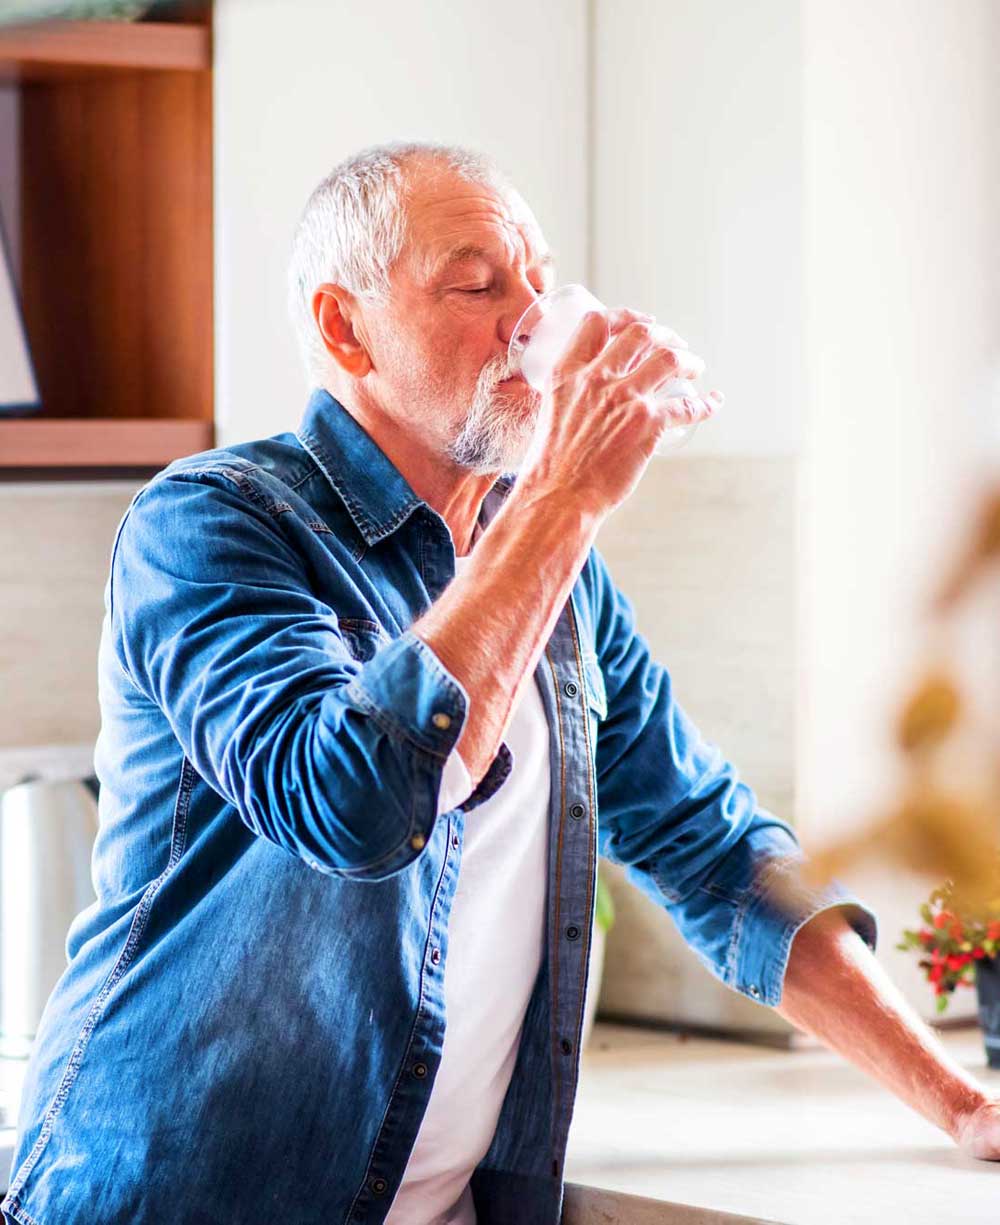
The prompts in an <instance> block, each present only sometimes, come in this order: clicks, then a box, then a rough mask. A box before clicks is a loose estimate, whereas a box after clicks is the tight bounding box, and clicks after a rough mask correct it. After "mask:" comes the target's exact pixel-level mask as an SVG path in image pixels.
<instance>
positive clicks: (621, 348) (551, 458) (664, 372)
mask: <svg viewBox="0 0 1000 1225" xmlns="http://www.w3.org/2000/svg"><path fill="white" fill-rule="evenodd" d="M704 368H705V363H704V362H703V361H702V360H701V358H700V357H696V356H695V355H694V354H693V353H691V352H690V350H688V348H687V347H686V346H685V345H684V344H683V342H682V341H681V339H680V337H679V336H678V335H677V334H676V333H675V332H672V331H670V329H669V328H664V327H662V326H656V327H654V326H653V324H652V319H651V317H650V316H649V315H642V314H639V313H637V312H635V311H629V310H612V311H608V312H605V313H601V312H598V311H592V312H590V313H589V314H588V315H586V316H585V318H584V319H583V320H582V321H581V323H580V325H579V326H578V328H577V330H576V331H575V332H574V334H573V337H572V339H571V341H570V343H569V345H568V346H567V349H566V352H565V354H564V355H563V357H562V359H561V360H560V361H559V362H558V363H557V365H556V367H555V369H554V371H553V374H552V382H551V386H550V388H549V390H548V391H547V392H546V394H545V396H544V398H543V401H542V407H541V412H540V415H539V420H538V427H537V429H536V430H535V434H534V437H533V439H532V442H531V445H530V446H529V448H528V452H527V454H526V455H525V458H524V461H523V463H522V465H521V469H520V475H519V477H518V484H519V485H520V486H521V487H531V488H532V489H534V490H539V489H542V490H546V491H550V492H556V491H561V492H562V493H563V494H564V495H565V496H567V497H572V498H574V499H579V500H582V503H583V504H584V505H585V506H586V507H587V508H588V509H589V510H590V511H592V512H593V513H595V514H597V515H598V516H599V517H603V516H604V515H607V514H609V513H610V512H611V511H612V510H614V508H615V507H616V506H618V505H620V503H622V502H624V501H625V499H626V498H627V497H628V496H629V494H630V493H631V492H632V491H633V490H634V489H635V487H636V485H637V484H638V482H639V478H640V477H641V476H642V473H643V471H644V470H645V467H646V464H647V463H648V462H649V458H650V456H651V455H652V454H653V450H654V448H655V446H656V443H657V441H658V440H659V437H660V435H661V434H662V432H663V431H664V430H665V429H668V428H670V427H671V426H677V425H687V424H691V423H693V422H696V421H703V420H705V418H707V417H710V416H712V414H713V412H714V411H715V409H716V408H717V407H718V406H719V405H720V404H721V403H722V396H721V394H720V393H719V392H717V391H712V392H709V393H708V395H707V397H705V398H704V399H696V400H695V399H670V400H667V401H666V402H664V403H659V402H654V398H653V394H652V393H654V392H655V391H656V389H657V388H658V387H659V386H660V385H661V384H662V383H664V382H666V381H667V380H668V379H675V378H680V379H696V378H697V377H698V376H699V375H700V374H701V373H702V371H703V370H704Z"/></svg>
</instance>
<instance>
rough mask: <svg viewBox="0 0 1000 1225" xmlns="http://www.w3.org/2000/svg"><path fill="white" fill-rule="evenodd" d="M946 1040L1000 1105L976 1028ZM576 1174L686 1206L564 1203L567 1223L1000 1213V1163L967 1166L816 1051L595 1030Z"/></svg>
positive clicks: (870, 1223) (912, 1224)
mask: <svg viewBox="0 0 1000 1225" xmlns="http://www.w3.org/2000/svg"><path fill="white" fill-rule="evenodd" d="M942 1040H943V1041H944V1044H945V1046H946V1047H947V1048H948V1050H949V1051H950V1052H951V1054H952V1055H953V1056H954V1057H955V1058H956V1059H957V1060H958V1062H959V1063H961V1064H962V1065H964V1066H965V1067H967V1068H969V1069H970V1070H971V1071H972V1072H973V1074H974V1075H975V1076H976V1077H977V1079H979V1080H980V1081H981V1083H982V1084H983V1085H984V1086H985V1087H986V1088H987V1090H988V1091H991V1092H993V1093H995V1094H996V1095H997V1096H1000V1071H995V1070H992V1069H989V1068H987V1067H986V1060H985V1056H984V1054H983V1047H982V1038H981V1036H980V1033H979V1031H978V1029H975V1028H969V1029H962V1030H952V1031H945V1032H944V1033H943V1034H942ZM566 1178H567V1181H568V1182H572V1183H576V1184H588V1185H589V1186H591V1187H596V1188H602V1189H604V1190H605V1191H607V1192H626V1193H629V1194H631V1195H635V1196H640V1197H645V1198H648V1199H651V1200H660V1201H670V1202H671V1203H672V1204H673V1205H674V1206H675V1209H674V1210H673V1211H671V1210H670V1209H669V1208H668V1207H667V1206H666V1205H664V1212H663V1215H662V1216H658V1215H641V1216H640V1215H639V1214H638V1213H637V1214H636V1215H635V1217H634V1218H633V1217H632V1216H630V1215H628V1214H627V1209H625V1208H624V1205H623V1204H621V1203H618V1204H616V1202H615V1201H614V1200H613V1199H610V1200H609V1201H608V1204H609V1205H610V1206H609V1207H608V1208H607V1210H606V1211H602V1213H601V1214H600V1215H598V1214H596V1212H595V1213H593V1214H591V1213H590V1212H589V1211H587V1212H585V1213H583V1212H581V1210H580V1209H578V1203H579V1201H578V1200H574V1199H572V1198H571V1197H568V1198H567V1214H566V1216H567V1225H590V1222H591V1221H593V1222H595V1223H596V1222H601V1223H602V1225H605V1223H606V1225H617V1223H618V1222H622V1223H624V1222H626V1221H628V1222H631V1221H632V1220H633V1219H634V1220H636V1221H640V1220H641V1221H643V1222H645V1221H647V1220H648V1221H649V1222H650V1225H652V1223H653V1222H654V1221H655V1222H660V1221H662V1222H663V1223H664V1225H666V1223H667V1222H672V1221H677V1222H691V1223H692V1225H694V1222H698V1223H699V1225H701V1223H702V1222H710V1221H715V1220H719V1219H720V1218H719V1217H717V1216H716V1215H715V1214H716V1213H717V1212H723V1213H725V1212H729V1213H738V1214H744V1216H748V1217H750V1218H751V1219H754V1220H764V1221H772V1222H778V1223H780V1225H844V1223H845V1222H850V1223H851V1225H875V1223H876V1222H878V1223H879V1225H896V1222H899V1221H905V1222H906V1223H907V1225H924V1223H925V1222H926V1223H927V1225H932V1223H933V1225H941V1222H942V1221H961V1222H962V1225H987V1222H989V1225H995V1223H996V1222H997V1221H998V1220H1000V1163H993V1162H985V1161H974V1160H972V1159H971V1158H966V1157H963V1156H962V1155H961V1154H960V1153H959V1151H958V1150H957V1149H956V1148H955V1146H954V1145H953V1144H952V1142H951V1141H950V1140H949V1138H948V1137H947V1136H946V1135H945V1134H944V1132H941V1131H939V1130H938V1129H937V1128H936V1127H934V1126H933V1125H932V1124H930V1123H928V1122H926V1121H925V1120H924V1119H923V1118H921V1117H920V1116H919V1115H917V1114H915V1113H914V1112H913V1111H912V1110H910V1109H909V1108H908V1107H907V1106H905V1105H904V1104H903V1103H902V1102H900V1101H899V1100H898V1099H897V1098H895V1097H893V1096H892V1095H891V1094H890V1093H888V1092H887V1091H886V1090H884V1089H882V1088H881V1087H880V1086H879V1085H877V1084H876V1083H875V1082H874V1081H871V1080H869V1079H868V1078H867V1077H866V1076H864V1075H863V1074H862V1073H861V1072H859V1071H857V1070H856V1069H855V1068H853V1067H851V1066H850V1065H849V1064H847V1063H845V1062H844V1061H843V1060H842V1059H840V1058H838V1057H837V1056H836V1055H833V1054H832V1053H831V1052H829V1051H827V1050H825V1049H824V1048H823V1047H821V1046H819V1045H818V1044H812V1043H809V1044H808V1045H806V1046H804V1047H801V1048H799V1049H794V1050H775V1049H770V1048H766V1047H761V1046H749V1045H745V1044H742V1043H738V1042H728V1041H718V1040H711V1039H704V1038H684V1037H683V1036H680V1035H677V1034H667V1033H657V1032H655V1031H650V1030H641V1029H635V1028H631V1027H624V1026H613V1025H598V1026H596V1027H595V1030H594V1036H593V1039H592V1041H591V1044H590V1047H589V1048H588V1050H587V1052H586V1053H585V1055H584V1058H583V1070H582V1076H581V1083H580V1090H579V1094H578V1097H577V1104H576V1111H575V1114H574V1119H573V1127H572V1130H571V1132H570V1141H569V1152H568V1155H567V1161H566ZM574 1195H579V1192H575V1193H574ZM587 1202H588V1201H587V1199H586V1198H585V1200H584V1203H587ZM571 1208H572V1210H573V1212H572V1217H573V1219H572V1221H570V1220H569V1218H570V1216H571V1213H570V1209H571ZM697 1209H700V1210H701V1211H695V1210H697ZM651 1212H653V1209H652V1208H647V1207H646V1206H643V1208H642V1213H643V1214H646V1213H651ZM721 1219H723V1220H724V1219H726V1218H725V1217H722V1218H721Z"/></svg>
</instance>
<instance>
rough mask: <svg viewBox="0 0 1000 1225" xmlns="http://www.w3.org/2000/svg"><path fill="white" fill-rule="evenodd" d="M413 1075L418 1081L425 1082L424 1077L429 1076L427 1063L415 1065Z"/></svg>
mask: <svg viewBox="0 0 1000 1225" xmlns="http://www.w3.org/2000/svg"><path fill="white" fill-rule="evenodd" d="M413 1075H414V1076H415V1077H416V1078H417V1079H418V1080H423V1079H424V1077H425V1076H426V1075H427V1064H426V1063H415V1064H414V1065H413Z"/></svg>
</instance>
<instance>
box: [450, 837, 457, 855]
mask: <svg viewBox="0 0 1000 1225" xmlns="http://www.w3.org/2000/svg"><path fill="white" fill-rule="evenodd" d="M451 845H452V846H453V847H454V848H455V850H456V851H457V850H458V834H452V836H451Z"/></svg>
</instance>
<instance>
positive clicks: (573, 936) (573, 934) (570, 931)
mask: <svg viewBox="0 0 1000 1225" xmlns="http://www.w3.org/2000/svg"><path fill="white" fill-rule="evenodd" d="M579 938H580V929H579V928H578V927H577V926H576V924H575V923H571V924H570V925H569V927H567V928H566V939H567V940H579Z"/></svg>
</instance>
